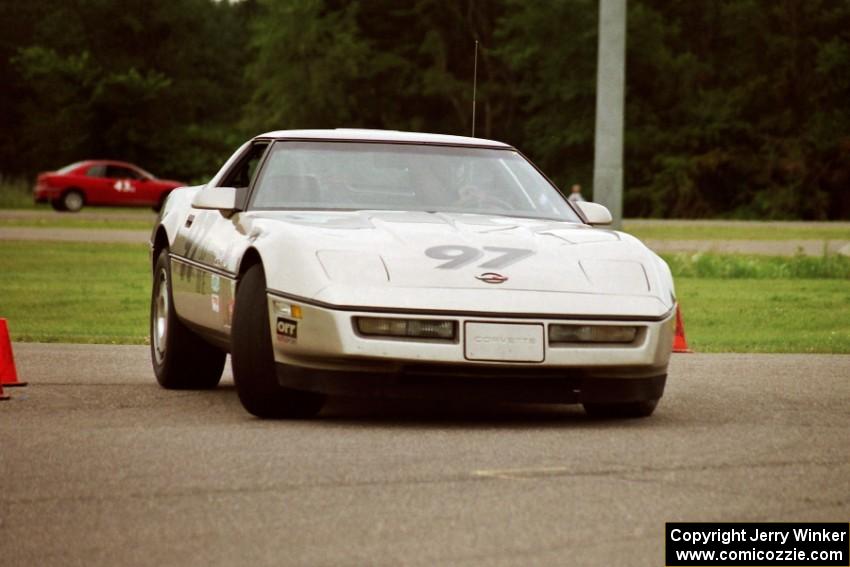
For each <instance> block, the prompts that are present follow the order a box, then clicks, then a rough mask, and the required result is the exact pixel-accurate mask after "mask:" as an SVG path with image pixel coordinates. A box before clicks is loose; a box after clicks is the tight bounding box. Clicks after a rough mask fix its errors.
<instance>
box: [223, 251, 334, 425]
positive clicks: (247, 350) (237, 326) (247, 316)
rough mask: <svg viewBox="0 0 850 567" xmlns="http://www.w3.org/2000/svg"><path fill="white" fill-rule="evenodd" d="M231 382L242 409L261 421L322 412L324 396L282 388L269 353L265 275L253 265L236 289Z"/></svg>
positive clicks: (271, 355) (270, 339) (272, 356)
mask: <svg viewBox="0 0 850 567" xmlns="http://www.w3.org/2000/svg"><path fill="white" fill-rule="evenodd" d="M230 336H231V337H232V339H231V340H232V341H233V343H232V346H231V365H232V367H233V382H234V383H235V384H236V392H237V393H238V394H239V401H240V402H242V406H243V407H244V408H245V409H246V410H247V411H248V412H249V413H251V414H253V415H255V416H257V417H262V418H302V419H303V418H309V417H313V416H315V415H316V414H317V413H319V411H320V410H321V409H322V406H323V405H324V402H325V397H324V396H322V395H321V394H315V393H312V392H303V391H301V390H293V389H290V388H285V387H283V386H281V385H280V384H279V383H278V381H277V372H276V368H275V360H274V352H273V350H272V337H271V330H270V329H269V312H268V303H267V300H266V276H265V272H264V270H263V267H262V265H260V264H254V265H253V266H251V267H250V268H248V270H247V271H246V272H245V274H244V275H243V276H242V279H241V280H240V281H239V285H238V286H237V288H236V305H235V307H234V310H233V327H232V330H231V335H230Z"/></svg>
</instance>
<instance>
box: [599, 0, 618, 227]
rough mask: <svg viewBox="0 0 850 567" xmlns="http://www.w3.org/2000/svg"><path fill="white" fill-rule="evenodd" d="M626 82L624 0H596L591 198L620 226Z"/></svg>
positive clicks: (614, 224) (614, 223)
mask: <svg viewBox="0 0 850 567" xmlns="http://www.w3.org/2000/svg"><path fill="white" fill-rule="evenodd" d="M625 86H626V0H599V55H598V63H597V69H596V135H595V138H594V157H593V200H594V201H596V202H597V203H600V204H602V205H605V206H606V207H608V209H609V210H610V211H611V216H612V217H613V219H614V222H613V223H612V227H613V228H616V229H618V230H619V229H620V228H622V226H623V116H624V114H625V112H624V105H625Z"/></svg>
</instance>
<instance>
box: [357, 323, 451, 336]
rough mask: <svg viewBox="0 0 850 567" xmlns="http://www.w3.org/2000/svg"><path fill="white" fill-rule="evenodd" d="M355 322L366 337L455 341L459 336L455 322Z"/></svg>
mask: <svg viewBox="0 0 850 567" xmlns="http://www.w3.org/2000/svg"><path fill="white" fill-rule="evenodd" d="M354 321H355V325H356V326H357V330H358V331H359V332H360V334H361V335H366V336H376V337H401V338H417V339H443V340H453V339H454V338H455V337H456V336H457V325H456V323H455V322H454V321H435V320H431V319H390V318H385V317H355V318H354Z"/></svg>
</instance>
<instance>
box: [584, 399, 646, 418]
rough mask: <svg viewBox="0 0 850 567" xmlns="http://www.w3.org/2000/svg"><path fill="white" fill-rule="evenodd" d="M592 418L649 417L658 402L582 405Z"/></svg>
mask: <svg viewBox="0 0 850 567" xmlns="http://www.w3.org/2000/svg"><path fill="white" fill-rule="evenodd" d="M582 405H583V406H584V411H585V412H586V413H587V415H589V416H590V417H598V418H627V419H629V418H639V417H649V416H651V415H652V412H654V411H655V406H657V405H658V400H642V401H639V402H624V403H619V404H582Z"/></svg>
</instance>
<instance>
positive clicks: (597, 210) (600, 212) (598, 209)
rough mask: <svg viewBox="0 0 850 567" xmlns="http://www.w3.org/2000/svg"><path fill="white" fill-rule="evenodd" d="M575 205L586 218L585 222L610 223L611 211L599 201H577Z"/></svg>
mask: <svg viewBox="0 0 850 567" xmlns="http://www.w3.org/2000/svg"><path fill="white" fill-rule="evenodd" d="M575 205H576V206H577V207H578V208H579V210H580V211H581V212H582V214H583V215H584V218H586V219H587V224H591V225H606V224H611V222H612V221H613V219H612V218H611V211H609V210H608V207H606V206H605V205H600V204H599V203H591V202H590V201H577V202H576V203H575Z"/></svg>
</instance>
